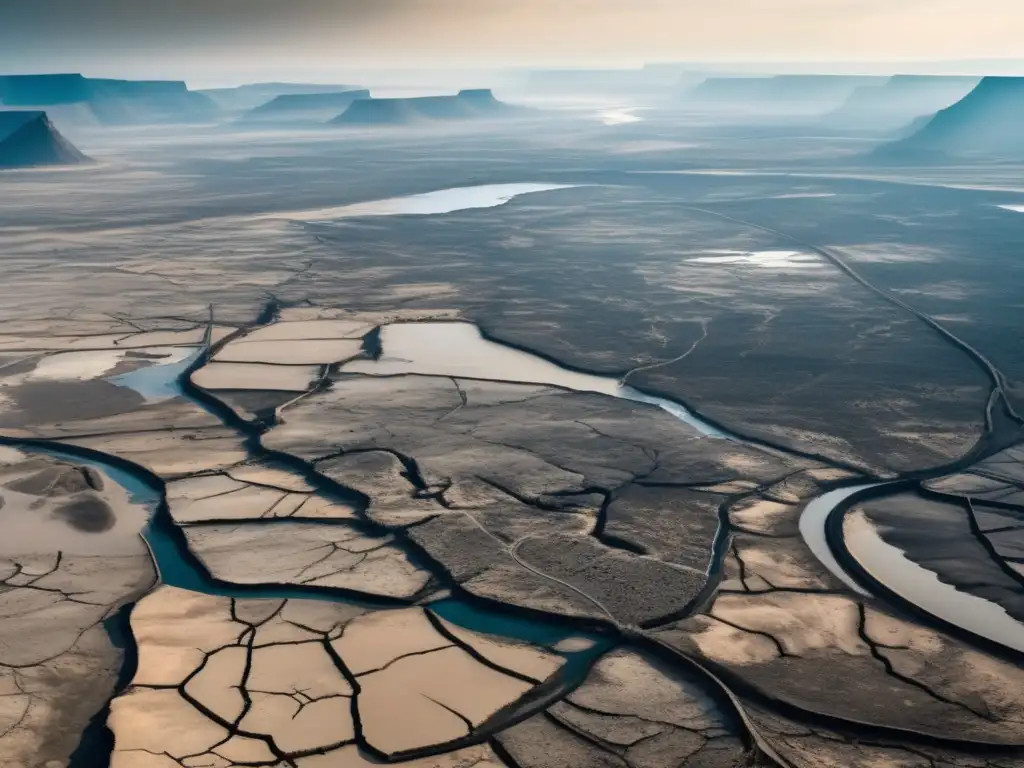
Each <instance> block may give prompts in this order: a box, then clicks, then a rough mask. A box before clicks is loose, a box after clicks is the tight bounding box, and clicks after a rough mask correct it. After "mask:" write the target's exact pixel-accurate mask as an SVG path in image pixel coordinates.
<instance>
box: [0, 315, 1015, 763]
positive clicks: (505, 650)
mask: <svg viewBox="0 0 1024 768" xmlns="http://www.w3.org/2000/svg"><path fill="white" fill-rule="evenodd" d="M272 310H273V311H271V312H270V313H269V314H268V316H267V317H265V318H263V319H261V320H260V321H259V322H257V323H254V324H242V323H240V324H239V325H238V327H231V326H228V325H218V324H217V323H216V322H208V323H207V324H205V325H204V324H203V323H201V322H199V321H195V323H194V324H193V325H189V324H188V322H187V321H186V320H185V319H171V320H165V321H164V322H165V323H167V326H166V327H160V328H155V329H154V328H149V327H145V326H141V325H139V326H136V325H133V324H131V322H130V321H128V320H126V319H123V318H110V319H109V320H107V321H99V320H97V321H96V324H97V327H96V333H95V334H94V335H92V336H89V337H81V336H79V337H74V336H72V335H70V334H66V335H61V334H60V333H57V331H59V330H61V328H62V326H60V324H59V323H56V324H55V325H53V326H51V327H48V328H47V329H45V330H47V331H48V333H49V334H50V335H45V334H41V335H39V336H36V337H34V336H32V332H33V331H35V332H36V333H39V330H40V329H33V328H30V327H27V328H25V329H22V330H21V331H18V333H19V334H21V335H12V336H11V337H9V338H8V339H7V341H5V342H4V343H5V344H7V347H8V349H10V350H12V351H13V352H15V353H16V354H17V355H18V356H19V357H18V360H17V361H16V362H15V363H14V364H10V367H8V368H7V369H6V372H7V373H8V376H7V377H5V379H4V384H3V389H0V392H3V393H4V396H5V397H7V401H8V402H9V403H10V404H11V405H10V407H9V408H8V409H7V410H6V411H5V412H4V414H3V418H4V422H3V423H4V425H5V426H4V429H5V433H4V434H5V436H6V439H5V442H6V443H7V444H8V445H12V446H15V447H12V448H0V450H2V451H3V453H2V454H0V460H2V466H0V496H2V498H3V506H0V530H2V531H5V536H4V537H3V538H4V540H3V542H0V577H2V584H0V610H2V611H3V616H4V621H3V628H2V631H0V672H2V677H0V754H2V755H3V756H4V757H3V760H6V761H7V762H0V764H2V765H4V766H5V768H7V766H11V768H14V766H19V768H21V767H22V766H25V765H49V764H48V763H47V762H46V761H47V760H50V761H56V762H55V764H60V765H63V764H66V762H67V760H68V759H69V758H71V757H72V754H73V753H74V752H75V751H76V749H79V750H80V749H82V748H85V747H88V748H93V747H92V746H91V745H92V744H93V741H90V740H89V739H85V738H84V737H83V734H84V733H89V734H95V733H102V732H107V733H109V734H110V735H112V740H109V739H108V741H107V742H104V743H106V744H107V746H106V747H105V749H107V750H108V751H109V765H110V766H113V768H136V767H137V766H138V767H139V768H208V767H209V768H231V767H232V766H280V767H283V766H292V767H293V768H295V767H298V768H348V767H349V766H351V767H353V768H355V767H357V766H369V765H373V764H379V763H380V762H388V763H398V764H401V765H408V766H412V767H414V768H472V767H473V766H478V767H479V768H499V767H504V768H581V767H582V766H595V767H597V766H622V767H624V768H663V767H664V766H702V767H704V768H728V767H731V766H750V765H762V766H779V767H780V768H820V767H821V766H827V767H832V766H834V767H835V768H839V767H840V766H843V767H844V768H846V767H851V766H852V767H854V768H876V767H877V766H890V765H891V766H901V768H902V767H903V766H906V767H907V768H916V767H917V766H921V767H922V768H938V767H939V766H945V767H948V768H954V767H956V768H1019V767H1020V766H1024V757H1022V755H1024V735H1022V734H1024V694H1022V693H1021V692H1022V691H1024V672H1022V671H1021V666H1020V664H1019V663H1018V662H1017V660H1016V659H1014V658H1013V657H1012V654H1005V653H995V654H992V653H987V652H986V650H985V649H984V648H980V647H978V646H977V645H976V644H973V643H972V642H971V638H970V637H969V636H967V635H965V634H963V633H959V632H955V631H954V632H950V631H944V630H943V628H942V627H938V626H935V625H934V624H932V623H930V622H929V621H928V619H927V617H921V616H917V615H915V614H914V613H913V611H908V610H907V609H906V606H902V605H890V604H887V603H886V602H885V601H884V600H881V599H879V598H877V597H874V596H871V595H863V594H860V593H857V592H854V591H852V590H851V589H849V588H848V587H847V586H846V585H845V584H844V582H843V581H842V580H841V579H839V578H837V577H836V576H835V575H834V574H833V573H832V572H830V571H829V569H828V568H827V567H825V566H824V565H823V564H822V563H821V562H819V561H818V560H817V559H816V558H815V556H814V555H813V553H812V552H811V550H810V549H809V548H808V545H807V543H806V542H805V540H804V538H803V537H802V536H801V531H800V528H799V521H800V515H801V513H802V510H803V508H804V506H805V505H806V504H807V503H808V502H809V501H810V500H812V499H814V498H816V497H818V496H821V495H822V494H823V493H825V492H827V491H828V490H830V489H833V488H836V487H838V486H842V485H843V484H850V483H854V482H864V481H865V480H871V479H874V478H872V477H870V476H865V475H864V474H862V473H860V472H858V471H857V470H856V469H854V468H851V467H849V466H845V465H842V466H838V465H831V464H830V463H829V462H828V461H827V460H823V459H820V458H814V457H810V456H807V455H803V454H800V453H798V452H794V451H791V450H788V449H786V448H785V447H784V446H774V445H770V444H763V443H748V442H743V441H738V440H729V439H720V438H709V437H705V436H702V434H701V433H700V432H699V431H697V430H696V429H695V428H694V427H692V426H691V425H689V424H687V423H684V422H683V421H680V420H679V419H677V418H675V417H674V416H673V415H671V414H670V413H668V412H666V411H665V410H663V409H661V408H658V407H657V406H655V405H648V404H644V403H638V402H631V401H629V400H624V399H621V398H618V397H613V396H610V395H607V394H600V393H594V392H579V391H573V390H570V389H565V388H563V387H560V386H557V385H553V384H550V383H540V384H536V383H513V382H508V381H497V380H486V379H480V378H474V377H463V376H458V375H456V376H448V375H421V374H399V375H386V376H377V375H371V374H367V373H362V372H358V371H353V370H351V369H349V368H347V364H348V363H350V362H352V361H354V360H355V361H359V360H368V359H371V358H374V357H375V356H379V355H380V351H379V349H378V350H375V349H374V345H375V343H376V342H375V335H377V334H378V333H379V332H378V330H377V328H378V325H379V323H380V318H379V317H375V316H372V315H366V316H359V315H353V316H345V317H339V316H338V315H339V313H338V312H337V311H330V312H324V316H323V317H319V316H318V315H317V314H316V310H315V309H313V308H310V307H304V308H302V309H290V308H287V307H285V308H280V307H274V308H272ZM389 319H396V318H394V317H392V318H389ZM398 319H401V318H398ZM408 319H409V320H416V319H422V317H420V316H416V315H412V316H410V317H409V318H408ZM126 325H127V326H128V327H127V328H125V327H124V326H126ZM181 326H185V327H181ZM119 329H120V330H119ZM15 330H17V329H15ZM705 333H706V328H705ZM126 345H127V346H126ZM202 345H209V347H208V348H207V349H206V351H205V352H203V353H202V354H201V355H200V356H198V357H195V358H194V361H193V362H190V363H189V364H188V367H187V369H185V370H182V371H181V372H180V373H176V374H175V378H176V379H180V387H177V388H176V389H172V390H170V391H169V392H163V393H162V394H160V393H157V394H155V395H154V394H153V392H151V391H150V390H149V389H148V388H147V387H142V386H140V387H139V388H138V389H137V390H136V389H132V388H131V386H127V387H126V386H125V385H123V384H121V383H118V382H123V381H124V380H123V379H117V377H118V376H122V375H124V374H130V373H132V372H133V371H138V370H140V369H142V370H146V369H152V370H153V371H155V370H157V369H159V368H160V367H161V365H167V366H170V365H173V364H174V363H168V362H167V361H168V360H172V361H175V362H176V361H181V360H186V359H188V360H192V358H191V357H189V356H192V355H195V353H196V351H197V350H199V348H200V347H202ZM695 346H696V344H695ZM168 349H170V350H172V352H171V353H168V352H167V350H168ZM127 350H130V352H131V356H129V352H128V351H127ZM112 351H113V352H114V353H115V354H111V352H112ZM68 355H73V357H70V358H68V357H67V356H68ZM648 367H649V366H648ZM40 370H41V371H42V372H41V373H40ZM55 371H56V373H54V372H55ZM40 381H42V382H48V383H49V384H56V385H58V386H59V387H61V392H62V393H65V394H66V395H67V396H72V395H73V396H74V397H80V398H82V399H83V401H84V402H87V403H89V404H90V405H89V407H87V408H83V409H82V410H80V411H78V412H76V413H75V415H74V417H73V418H69V417H65V416H64V414H59V413H58V414H51V413H50V412H48V411H44V410H41V409H40V406H39V404H38V401H36V400H35V399H34V395H30V394H29V393H31V392H32V391H33V388H34V387H35V386H36V384H38V383H39V382H40ZM129 381H130V380H129ZM34 382H35V383H34ZM62 396H64V395H62ZM44 416H46V417H50V416H52V418H44ZM54 451H61V452H62V453H60V454H55V453H54ZM48 453H49V455H47V454H48ZM1019 458H1020V457H1019V456H1018V455H1017V453H1015V452H1014V450H1007V451H1005V452H1004V453H1003V454H996V455H994V456H992V457H991V458H989V459H986V460H984V461H982V462H979V463H978V464H976V465H972V466H969V467H965V468H963V471H962V472H960V473H957V474H948V475H946V476H943V477H937V478H935V479H934V480H931V481H928V482H927V483H925V484H924V488H923V490H922V493H924V492H927V493H930V494H932V502H931V503H933V504H936V505H939V507H941V509H939V511H936V512H935V516H936V517H935V519H936V520H938V519H942V520H947V521H948V525H949V526H951V527H950V528H949V531H950V532H949V534H948V535H949V536H950V537H952V538H956V537H959V539H961V540H967V541H970V542H972V543H973V544H974V545H975V546H976V547H978V548H980V550H981V551H982V552H983V555H984V556H985V557H988V558H989V560H988V561H986V562H989V563H991V566H990V568H995V569H996V571H998V575H999V576H1000V577H1002V578H1004V580H1005V579H1011V575H1012V574H1013V573H1018V574H1019V569H1017V568H1016V566H1017V565H1019V562H1018V561H1019V559H1020V557H1021V555H1020V550H1019V548H1018V544H1017V543H1016V538H1015V537H1016V536H1017V534H1018V533H1019V532H1020V531H1021V530H1022V525H1020V524H1019V522H1018V521H1019V518H1018V517H1017V515H1018V512H1017V511H1016V508H1015V507H1014V504H1015V501H1016V499H1015V497H1014V496H1013V491H1012V488H1013V487H1015V486H1014V485H1013V484H1014V483H1015V482H1016V479H1015V475H1014V472H1015V471H1016V470H1015V469H1014V467H1015V466H1017V462H1018V461H1019ZM105 461H110V462H115V464H116V467H117V468H118V469H119V470H121V471H125V472H128V473H129V474H133V475H134V476H135V477H136V478H137V479H141V481H143V482H144V484H145V485H146V486H147V487H148V488H149V489H150V493H151V499H150V501H148V502H147V501H145V500H144V499H143V498H142V497H140V496H138V493H139V492H138V491H137V490H136V491H135V492H134V494H132V493H129V492H128V491H126V490H125V489H124V488H123V487H122V486H121V485H120V484H119V482H118V481H116V480H114V479H112V478H111V477H110V473H109V472H104V471H103V470H97V469H95V468H94V467H95V463H88V462H99V463H100V464H102V463H103V462H105ZM82 462H87V463H82ZM894 498H898V497H896V496H892V497H885V498H883V499H881V500H879V501H872V502H864V506H865V512H866V514H867V516H868V518H872V519H873V522H875V523H877V524H878V525H880V526H882V525H883V523H884V521H883V520H882V516H883V514H884V512H885V507H886V504H889V503H890V500H891V499H894ZM915 499H917V497H915ZM951 500H952V501H951ZM954 501H955V503H954ZM915 503H917V501H915ZM872 505H874V506H872ZM942 505H945V506H942ZM875 507H877V508H878V509H875ZM947 508H948V509H947ZM14 512H17V514H18V517H17V518H15V517H14ZM954 513H955V514H954ZM943 515H945V516H943ZM876 518H877V519H876ZM905 519H906V516H900V517H899V520H905ZM26 520H29V521H30V522H29V523H27V524H26V522H25V521H26ZM890 522H893V521H890ZM5 526H6V528H5ZM15 526H20V527H15ZM957 526H959V527H957ZM890 528H891V529H892V530H896V528H895V523H893V525H892V526H890V527H889V528H885V529H884V530H885V531H888V530H890ZM8 529H9V532H10V535H9V536H8V535H6V533H7V532H8ZM880 530H883V528H881V527H880ZM932 530H933V535H935V536H939V535H944V534H942V531H943V530H944V529H942V528H941V527H937V526H932ZM897 533H898V531H897ZM961 534H963V535H961ZM885 535H896V534H890V533H886V534H885ZM915 535H916V534H915ZM147 544H148V546H147ZM19 549H20V550H23V551H18V550H19ZM961 550H962V551H961ZM958 552H960V555H961V559H962V560H963V561H965V562H969V563H971V564H972V565H971V567H972V568H978V567H980V566H978V565H977V562H978V558H976V557H975V556H974V555H975V554H976V553H973V552H970V551H967V550H963V546H962V545H961V549H960V550H958ZM908 556H909V557H914V556H915V554H914V552H913V551H912V550H908ZM922 562H923V561H922ZM924 565H925V566H930V567H932V568H935V569H937V570H939V571H940V574H945V573H946V571H943V570H942V569H943V568H946V569H947V570H948V569H952V570H951V571H950V573H951V574H952V575H951V576H950V578H953V577H954V576H956V575H957V573H959V572H954V571H955V562H954V564H953V565H949V563H946V562H944V563H942V564H935V563H927V562H924ZM961 570H963V569H961ZM965 579H966V577H965ZM994 580H995V581H994ZM1011 580H1012V579H1011ZM154 581H158V582H159V586H156V587H155V588H154V587H153V583H154ZM996 581H997V580H996V577H995V576H991V575H990V578H989V580H988V581H986V582H984V585H981V584H980V583H979V582H978V581H977V580H973V581H972V582H971V584H972V586H970V587H968V588H970V589H975V590H976V591H979V593H983V594H985V595H987V596H988V598H989V599H992V600H996V601H1001V604H1005V605H1007V606H1008V607H1007V610H1010V608H1011V607H1013V605H1011V603H1012V601H1013V600H1015V599H1016V595H1017V594H1019V592H1016V593H1015V592H1014V589H1013V588H1012V586H1011V585H1008V583H1007V584H1003V585H1002V586H1003V587H1004V588H1005V589H1004V591H1003V592H1002V593H999V594H996V593H995V592H993V589H994V588H993V587H992V586H991V585H992V584H996ZM1000 584H1001V582H1000ZM114 623H116V625H117V627H120V630H121V635H123V636H124V637H125V638H127V640H124V639H122V640H120V641H118V642H115V638H117V637H120V636H121V635H118V633H117V632H116V631H114V629H115V627H114ZM44 628H45V630H44ZM27 635H31V636H32V637H39V638H44V639H45V642H43V641H40V642H33V643H32V644H30V645H26V644H25V643H23V642H20V641H19V638H21V637H24V636H27ZM837 690H842V691H844V694H843V695H842V696H837V695H836V691H837ZM893 702H898V705H894V704H893ZM866 733H869V734H871V735H870V737H865V734H866ZM90 738H95V736H93V737H90ZM100 741H102V738H100ZM96 743H99V742H96ZM100 749H102V748H100ZM8 756H13V757H8ZM40 760H42V762H40ZM72 764H73V761H72Z"/></svg>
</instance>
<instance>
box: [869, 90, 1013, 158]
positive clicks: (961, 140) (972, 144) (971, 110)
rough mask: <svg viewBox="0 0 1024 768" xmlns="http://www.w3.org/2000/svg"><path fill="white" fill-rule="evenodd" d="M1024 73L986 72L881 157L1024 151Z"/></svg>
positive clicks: (1003, 154) (879, 152) (1002, 154)
mask: <svg viewBox="0 0 1024 768" xmlns="http://www.w3.org/2000/svg"><path fill="white" fill-rule="evenodd" d="M1022 126H1024V77H986V78H984V79H983V80H982V81H981V82H980V83H978V85H977V86H976V87H975V88H974V90H972V91H971V92H970V93H969V94H967V95H966V96H965V97H964V98H962V99H961V100H960V101H958V102H956V103H955V104H953V105H952V106H950V107H947V108H946V109H943V110H942V111H940V112H938V113H937V114H936V115H935V116H934V117H933V118H932V119H931V120H929V121H928V122H927V123H926V124H924V125H923V126H922V127H921V128H920V130H918V131H917V132H915V133H913V134H912V135H910V136H908V137H906V138H905V139H903V140H901V141H898V142H893V143H891V144H888V145H886V146H883V147H880V148H879V149H878V150H877V151H876V152H875V157H878V158H884V159H891V160H897V161H905V160H927V159H929V158H933V157H939V158H941V157H943V156H945V155H980V156H996V157H1006V156H1011V157H1021V156H1024V130H1022Z"/></svg>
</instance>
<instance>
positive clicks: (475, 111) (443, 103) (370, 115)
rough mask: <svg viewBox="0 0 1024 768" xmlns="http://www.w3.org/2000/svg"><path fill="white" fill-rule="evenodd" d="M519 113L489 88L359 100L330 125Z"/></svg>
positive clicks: (404, 123) (374, 123)
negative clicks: (402, 97)
mask: <svg viewBox="0 0 1024 768" xmlns="http://www.w3.org/2000/svg"><path fill="white" fill-rule="evenodd" d="M519 112H520V110H519V109H518V108H516V107H513V106H510V105H508V104H506V103H504V102H502V101H498V99H496V98H495V97H494V94H493V93H492V92H491V91H490V90H489V89H475V90H467V91H459V93H458V94H456V95H455V96H420V97H417V98H409V99H373V98H371V99H359V100H357V101H354V102H352V105H351V106H350V107H349V108H348V109H347V110H345V111H344V112H343V113H342V114H341V115H339V116H338V117H336V118H335V119H334V120H332V121H331V122H332V123H334V124H336V125H410V124H414V123H421V122H429V121H435V122H436V121H454V120H477V119H485V118H492V119H493V118H500V117H509V116H512V115H515V114H518V113H519Z"/></svg>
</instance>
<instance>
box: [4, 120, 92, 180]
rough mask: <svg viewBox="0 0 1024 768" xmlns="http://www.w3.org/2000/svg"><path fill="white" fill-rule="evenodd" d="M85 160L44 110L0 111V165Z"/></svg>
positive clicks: (32, 165)
mask: <svg viewBox="0 0 1024 768" xmlns="http://www.w3.org/2000/svg"><path fill="white" fill-rule="evenodd" d="M88 160H89V158H87V157H86V156H85V155H83V154H82V153H81V152H80V151H78V149H77V148H76V147H75V146H74V145H73V144H72V143H71V142H70V141H68V140H67V139H65V138H64V137H63V136H61V134H60V133H59V132H58V131H57V129H56V128H54V127H53V124H52V123H51V122H50V119H49V118H48V117H47V116H46V113H45V112H38V111H23V110H18V111H0V168H29V167H35V166H45V165H77V164H80V163H85V162H88Z"/></svg>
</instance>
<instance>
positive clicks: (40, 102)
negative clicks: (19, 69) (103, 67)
mask: <svg viewBox="0 0 1024 768" xmlns="http://www.w3.org/2000/svg"><path fill="white" fill-rule="evenodd" d="M0 104H2V105H3V106H5V107H33V108H40V109H44V108H47V107H60V108H62V110H61V111H62V114H64V115H71V116H79V117H81V118H82V119H83V121H85V120H87V119H94V120H95V121H96V122H99V123H105V124H125V123H167V122H202V121H207V120H211V119H213V118H215V117H216V116H217V114H218V113H219V109H218V107H217V105H216V104H215V103H214V102H213V100H212V99H210V98H209V97H208V96H204V95H202V94H200V93H196V92H194V91H190V90H189V89H188V87H187V86H186V85H185V83H184V82H181V81H175V80H115V79H110V78H90V77H83V76H82V75H79V74H63V75H0ZM72 105H77V106H78V107H79V108H78V109H75V110H69V109H66V107H69V106H72ZM86 116H88V118H87V117H86Z"/></svg>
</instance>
